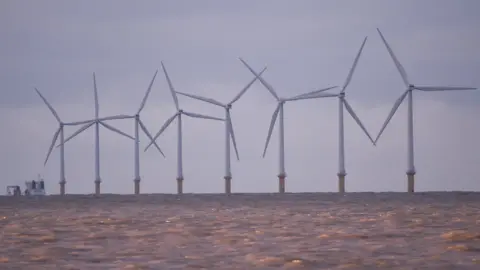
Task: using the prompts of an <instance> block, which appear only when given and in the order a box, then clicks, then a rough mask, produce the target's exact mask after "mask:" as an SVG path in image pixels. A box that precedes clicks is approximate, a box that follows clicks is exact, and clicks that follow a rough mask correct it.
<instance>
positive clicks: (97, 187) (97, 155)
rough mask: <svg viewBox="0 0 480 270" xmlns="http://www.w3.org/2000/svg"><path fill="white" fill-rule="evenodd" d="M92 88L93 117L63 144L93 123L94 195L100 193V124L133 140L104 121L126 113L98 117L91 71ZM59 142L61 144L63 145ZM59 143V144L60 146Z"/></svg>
mask: <svg viewBox="0 0 480 270" xmlns="http://www.w3.org/2000/svg"><path fill="white" fill-rule="evenodd" d="M93 90H94V98H95V119H92V120H86V121H84V122H86V124H85V125H84V126H82V127H81V128H80V129H78V130H77V131H76V132H75V133H73V134H72V135H71V136H70V137H68V138H67V139H66V140H65V141H64V142H63V144H65V143H66V142H68V141H69V140H71V139H72V138H74V137H75V136H77V135H78V134H80V133H82V132H83V131H85V130H87V129H88V128H89V127H91V126H93V125H95V195H100V183H101V182H102V180H101V178H100V125H101V126H103V127H105V128H107V129H109V130H111V131H113V132H115V133H118V134H120V135H122V136H125V137H127V138H130V139H132V140H135V138H133V137H132V136H130V135H128V134H126V133H124V132H122V131H120V130H118V129H116V128H114V127H112V126H110V125H108V124H107V123H105V122H104V120H113V119H125V118H128V115H115V116H111V117H104V118H99V117H98V110H99V105H98V92H97V81H96V78H95V73H93ZM63 144H61V145H63ZM61 145H60V146H61Z"/></svg>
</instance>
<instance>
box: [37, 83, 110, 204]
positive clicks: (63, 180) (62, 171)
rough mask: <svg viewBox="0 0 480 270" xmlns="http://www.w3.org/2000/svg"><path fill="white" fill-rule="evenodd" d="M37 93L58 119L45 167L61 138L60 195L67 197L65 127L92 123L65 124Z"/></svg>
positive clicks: (41, 96)
mask: <svg viewBox="0 0 480 270" xmlns="http://www.w3.org/2000/svg"><path fill="white" fill-rule="evenodd" d="M35 91H36V92H37V94H38V95H39V96H40V98H41V99H42V100H43V102H44V103H45V105H47V107H48V109H49V110H50V112H52V114H53V116H54V117H55V119H57V122H58V125H59V127H58V129H57V130H56V131H55V133H54V134H53V139H52V143H51V144H50V148H49V149H48V152H47V156H46V158H45V162H44V163H43V165H44V166H45V165H46V164H47V162H48V158H49V157H50V154H51V153H52V151H53V147H54V146H55V143H56V142H57V140H58V138H59V137H60V145H59V146H60V182H59V184H60V195H65V184H66V183H67V181H66V178H65V147H64V142H65V140H64V127H65V126H75V125H81V124H85V123H89V122H90V121H80V122H70V123H65V122H63V121H62V120H61V119H60V117H59V116H58V114H57V112H56V111H55V109H54V108H53V107H52V105H50V103H49V102H48V101H47V99H46V98H45V97H44V96H43V95H42V93H40V91H39V90H38V89H37V88H35ZM108 119H111V117H110V118H106V119H102V120H108Z"/></svg>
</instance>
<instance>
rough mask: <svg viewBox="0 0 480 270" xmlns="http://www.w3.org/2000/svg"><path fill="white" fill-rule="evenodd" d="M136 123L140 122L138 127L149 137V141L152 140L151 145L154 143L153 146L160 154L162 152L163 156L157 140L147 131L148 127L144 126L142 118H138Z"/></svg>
mask: <svg viewBox="0 0 480 270" xmlns="http://www.w3.org/2000/svg"><path fill="white" fill-rule="evenodd" d="M138 123H139V124H140V127H141V128H142V130H143V133H145V135H147V137H148V138H149V139H150V141H153V145H155V148H157V150H158V151H159V152H160V154H162V156H163V157H165V154H164V153H163V151H162V149H160V147H159V146H158V144H157V142H156V141H154V140H153V137H152V135H151V134H150V132H148V129H147V128H146V127H145V125H144V124H143V122H142V120H140V119H138Z"/></svg>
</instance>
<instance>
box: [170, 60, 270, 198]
mask: <svg viewBox="0 0 480 270" xmlns="http://www.w3.org/2000/svg"><path fill="white" fill-rule="evenodd" d="M266 69H267V68H264V69H263V70H262V71H261V72H260V73H259V75H260V76H261V75H262V73H263V72H264V71H265V70H266ZM257 78H258V77H255V78H253V79H252V80H251V81H250V82H249V83H248V84H247V85H246V86H245V87H244V88H243V89H242V90H241V91H240V92H239V93H238V94H237V95H236V96H235V97H234V98H233V99H232V100H231V101H230V102H229V103H222V102H220V101H217V100H215V99H213V98H207V97H202V96H198V95H193V94H187V93H183V92H179V91H176V93H177V94H180V95H184V96H187V97H190V98H193V99H197V100H201V101H204V102H208V103H210V104H213V105H217V106H220V107H222V108H224V109H225V176H224V179H225V193H227V194H230V193H231V186H232V185H231V181H232V169H231V162H230V138H231V139H232V143H233V147H234V149H235V154H236V156H237V160H240V157H239V155H238V149H237V142H236V141H235V132H234V131H233V124H232V119H231V116H230V110H231V109H232V105H233V103H235V102H236V101H237V100H239V99H240V97H242V95H243V94H245V92H247V90H248V89H249V88H250V87H251V86H252V84H253V83H254V82H255V81H256V80H257Z"/></svg>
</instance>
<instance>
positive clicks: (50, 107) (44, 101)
mask: <svg viewBox="0 0 480 270" xmlns="http://www.w3.org/2000/svg"><path fill="white" fill-rule="evenodd" d="M35 91H36V92H37V94H38V95H39V96H40V98H41V99H42V100H43V103H45V105H47V107H48V109H49V110H50V111H51V112H52V114H53V116H54V117H55V118H56V119H57V121H58V122H59V123H61V122H62V120H60V117H58V114H57V112H56V111H55V109H53V107H52V105H50V103H49V102H48V101H47V99H46V98H45V97H44V96H43V95H42V93H40V91H38V89H37V88H35Z"/></svg>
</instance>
